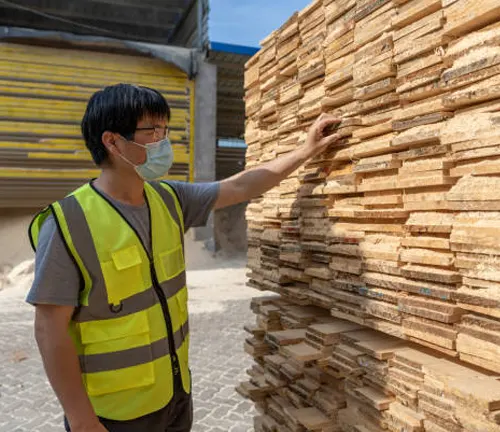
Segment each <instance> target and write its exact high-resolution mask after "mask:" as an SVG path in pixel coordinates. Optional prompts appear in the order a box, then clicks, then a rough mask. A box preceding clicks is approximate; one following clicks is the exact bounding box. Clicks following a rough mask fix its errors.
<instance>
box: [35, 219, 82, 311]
mask: <svg viewBox="0 0 500 432" xmlns="http://www.w3.org/2000/svg"><path fill="white" fill-rule="evenodd" d="M80 283H81V278H80V271H79V269H78V267H77V266H76V263H75V262H74V261H73V258H72V257H71V255H70V254H69V252H68V250H67V249H66V245H65V244H64V240H63V239H62V237H61V235H60V233H59V230H58V229H57V225H56V221H55V220H54V217H53V216H52V215H50V216H48V217H47V219H46V220H45V222H44V224H43V226H42V228H41V230H40V234H39V240H38V246H37V250H36V255H35V279H34V281H33V285H32V286H31V289H30V291H29V292H28V296H27V298H26V301H27V302H28V303H30V304H32V305H36V304H53V305H58V306H75V307H77V306H78V303H79V296H80Z"/></svg>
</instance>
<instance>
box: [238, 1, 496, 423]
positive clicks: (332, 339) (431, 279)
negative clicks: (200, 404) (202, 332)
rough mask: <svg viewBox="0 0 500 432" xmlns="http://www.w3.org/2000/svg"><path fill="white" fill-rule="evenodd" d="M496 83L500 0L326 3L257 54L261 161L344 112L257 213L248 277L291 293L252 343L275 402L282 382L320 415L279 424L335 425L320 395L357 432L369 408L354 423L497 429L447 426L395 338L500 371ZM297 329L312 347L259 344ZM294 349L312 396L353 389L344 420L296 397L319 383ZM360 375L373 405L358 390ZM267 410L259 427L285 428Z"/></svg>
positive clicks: (250, 160)
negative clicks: (340, 330) (321, 145)
mask: <svg viewBox="0 0 500 432" xmlns="http://www.w3.org/2000/svg"><path fill="white" fill-rule="evenodd" d="M466 11H467V12H466ZM499 80H500V6H499V5H498V2H496V1H494V0H482V1H481V2H472V0H392V1H388V0H378V1H367V0H333V1H332V0H316V1H314V2H313V3H311V5H309V6H308V7H307V8H306V9H304V10H303V11H301V12H299V13H296V14H294V15H293V16H292V17H291V18H290V19H289V20H288V21H287V22H286V23H285V24H284V26H283V27H282V28H280V29H279V30H277V31H275V32H273V33H272V34H271V35H270V36H269V37H268V38H266V39H265V40H264V41H262V50H261V51H260V52H259V53H258V54H257V55H256V56H255V57H254V58H253V59H251V60H250V61H249V63H248V64H247V68H246V74H245V89H246V104H247V116H248V120H247V129H246V140H247V143H248V152H247V166H248V167H252V166H257V165H258V164H260V163H263V162H266V161H269V160H273V159H275V158H276V157H279V156H280V155H282V154H284V153H287V152H290V151H292V150H294V149H295V148H297V147H298V146H301V145H304V143H305V139H306V133H307V130H308V128H309V126H310V125H311V124H312V122H313V121H314V119H315V118H316V117H317V116H318V115H319V114H320V113H321V112H326V113H331V114H335V115H337V116H338V117H339V118H340V119H341V123H340V125H339V128H338V133H340V135H341V136H342V139H341V140H340V141H339V142H338V143H337V144H336V145H335V146H333V147H332V148H329V149H327V150H326V151H325V152H324V153H323V154H321V155H319V156H317V157H315V158H314V159H312V160H310V161H308V162H307V163H306V164H305V165H304V166H303V167H301V168H300V169H298V170H297V171H296V172H295V173H293V174H292V175H291V176H290V177H289V178H288V179H286V180H285V181H283V182H282V183H281V184H280V186H279V187H277V188H275V189H273V190H272V191H270V192H268V193H266V194H264V195H263V196H262V197H260V198H259V199H257V200H254V201H252V202H251V203H250V204H249V206H248V210H247V219H248V226H249V252H248V257H249V260H248V267H249V269H250V272H249V285H251V286H253V287H255V288H258V289H260V290H268V291H273V292H274V293H276V294H279V295H280V300H279V302H281V303H280V304H279V305H278V306H276V301H277V300H273V302H275V307H277V308H278V309H279V310H277V309H273V311H274V312H273V313H274V320H273V319H271V317H270V316H268V314H269V313H270V312H269V311H266V308H264V309H263V310H262V312H259V317H260V318H259V322H260V324H258V328H259V329H260V330H259V332H260V336H261V339H260V340H253V339H251V338H250V340H251V342H248V344H247V350H248V351H249V352H251V353H253V354H254V356H256V355H257V354H262V355H263V357H259V356H257V357H256V358H257V360H258V363H259V364H260V366H261V368H262V370H261V373H262V376H263V377H264V378H263V379H264V381H263V382H266V383H269V380H271V381H272V382H273V384H275V387H271V388H268V387H267V386H264V387H265V388H266V389H267V390H268V393H267V396H266V397H264V398H263V401H269V400H270V398H273V397H275V395H276V391H277V390H276V389H279V390H280V395H281V396H280V397H282V398H284V399H285V400H286V401H287V402H286V403H287V404H288V403H289V404H292V405H293V406H294V407H295V408H296V409H308V410H307V411H304V414H303V415H304V416H305V417H307V418H308V419H309V420H308V421H309V422H303V423H301V421H300V420H298V421H297V422H295V423H294V422H293V421H292V418H295V417H293V415H292V417H290V416H288V417H287V415H284V417H283V416H282V417H279V416H278V417H279V419H282V418H287V419H288V420H286V421H284V422H280V421H279V420H277V417H273V418H274V421H277V422H278V424H280V425H283V424H286V425H287V426H286V427H287V428H288V429H287V428H286V427H285V428H284V429H276V430H321V428H320V426H321V427H325V426H324V424H323V423H321V421H319V422H318V423H317V424H313V423H314V422H310V418H311V415H312V414H311V413H313V411H311V410H309V408H312V407H314V408H315V409H316V410H319V411H321V413H322V415H326V417H328V418H329V419H330V421H331V427H333V428H335V427H337V428H344V429H342V430H347V429H346V428H347V426H346V425H347V424H349V421H348V419H350V418H358V419H359V418H363V419H364V420H359V421H360V422H361V423H360V424H359V425H358V426H356V425H352V428H351V430H356V431H359V430H361V431H366V430H368V431H370V430H378V429H377V427H380V428H381V429H389V430H400V429H401V428H408V430H415V431H419V430H427V429H428V430H432V431H440V430H455V429H456V430H457V431H458V430H463V431H469V430H470V431H472V430H475V429H474V427H475V426H473V425H474V424H476V423H474V422H476V421H477V422H479V423H477V424H478V425H481V427H483V426H484V425H485V424H486V423H488V428H489V429H487V428H486V426H484V427H485V428H486V429H484V430H497V429H495V427H496V426H495V424H496V423H498V421H497V418H496V417H494V416H493V417H492V416H491V415H490V413H489V412H488V413H487V412H486V411H481V413H482V414H484V416H483V417H484V418H483V417H481V416H479V417H480V418H475V419H472V420H471V419H469V420H470V421H469V420H466V419H463V418H461V420H460V422H459V423H457V424H459V425H460V427H458V426H457V424H456V422H455V423H453V422H451V423H453V424H452V425H450V424H448V423H446V422H444V423H443V422H441V423H440V422H439V421H438V419H436V418H435V417H436V415H435V413H434V414H433V413H432V412H428V411H429V410H428V409H427V411H426V409H424V408H422V407H421V405H422V404H420V399H419V392H420V391H422V390H424V391H425V392H427V393H429V394H433V393H432V392H431V391H427V390H429V389H427V390H425V374H424V372H423V370H422V369H421V368H420V366H418V365H415V366H414V367H413V366H411V364H413V363H412V360H411V359H410V360H408V359H406V358H403V357H401V358H399V357H397V354H396V351H397V350H396V349H395V347H397V342H398V341H401V340H403V341H405V342H404V343H405V344H416V345H415V346H420V347H421V348H422V349H428V350H429V353H430V355H431V356H434V357H437V358H441V357H443V356H444V357H446V358H449V359H453V361H455V362H461V363H460V364H461V368H463V369H464V370H469V369H467V368H470V370H474V369H472V368H474V367H476V368H482V369H483V370H484V371H490V372H495V373H500V361H499V360H498V359H499V358H500V313H499V306H500V247H499V246H498V240H497V239H498V238H499V237H500V192H499V191H500V150H499V149H500V81H499ZM301 308H303V309H301ZM301 310H302V313H301V312H300V311H301ZM266 314H267V315H266ZM311 314H312V315H311ZM277 316H279V320H277V318H276V317H277ZM278 321H279V323H278ZM346 321H347V322H349V323H351V324H350V325H355V326H361V327H362V328H363V329H364V330H363V331H364V332H366V333H365V334H366V335H372V336H373V337H374V341H378V340H379V339H378V338H380V334H385V335H387V337H388V339H383V338H382V341H381V342H377V343H380V344H382V345H380V346H386V347H387V346H388V347H390V348H391V349H393V348H394V349H393V351H389V354H388V358H379V357H377V354H373V353H370V352H367V351H366V350H362V349H361V350H360V349H359V346H358V345H357V343H358V342H359V341H358V342H352V341H350V342H349V341H346V337H345V336H342V337H340V336H338V335H337V333H335V334H336V336H332V335H331V334H328V333H327V332H326V334H323V333H321V332H322V331H323V330H321V329H322V328H323V329H325V328H326V329H328V328H329V327H328V326H331V325H332V323H334V324H333V325H334V326H338V325H340V324H339V323H345V322H346ZM269 322H271V323H273V325H272V329H267V328H266V325H267V324H268V323H269ZM313 324H315V325H316V327H312V328H311V329H308V327H309V326H311V325H313ZM280 325H281V329H278V330H276V329H277V327H279V326H280ZM318 326H319V327H318ZM290 329H294V330H300V329H303V330H304V329H305V333H304V331H303V332H302V333H296V334H294V333H292V335H294V336H297V334H300V335H302V339H301V342H300V343H299V344H295V343H293V344H291V347H288V348H286V349H285V348H284V347H283V346H281V345H280V344H277V343H274V344H271V345H270V348H265V347H264V345H262V346H261V345H259V344H260V343H263V344H266V343H267V344H268V343H269V335H270V334H271V333H272V331H274V330H276V331H280V330H286V331H288V330H290ZM358 331H359V329H358ZM287 335H288V336H290V335H289V334H287V333H285V336H287ZM374 335H377V336H374ZM288 336H287V337H288ZM254 337H255V336H254ZM339 338H340V341H339V340H338V339H339ZM342 338H343V339H342ZM394 338H395V339H394ZM271 339H272V336H271ZM347 339H348V338H347ZM292 340H293V342H295V341H296V340H295V339H292ZM391 341H392V342H391ZM393 342H394V343H395V344H396V345H395V347H391V343H393ZM374 343H375V342H374ZM384 344H388V345H384ZM296 345H297V346H296ZM405 346H407V345H405ZM397 348H399V347H397ZM388 349H389V348H388ZM269 350H270V351H269ZM276 352H278V353H279V354H275V353H276ZM266 353H267V354H266ZM269 353H270V354H269ZM276 355H279V358H278V357H275V356H276ZM394 355H396V360H394V365H392V364H389V363H388V360H389V358H391V359H392V357H393V356H394ZM367 356H370V359H368V357H367ZM267 357H269V359H270V360H269V361H270V362H271V363H272V362H278V363H280V367H279V368H278V367H277V366H276V364H267V363H269V362H267V363H266V361H265V360H264V358H267ZM360 359H363V360H360ZM360 361H361V363H360ZM391 361H392V360H391ZM422 361H424V360H422ZM281 362H283V364H284V365H285V366H284V369H285V370H286V371H287V373H288V375H285V376H286V377H288V378H290V377H294V376H295V375H294V374H295V373H297V374H299V375H300V373H302V372H299V371H300V370H301V369H300V368H299V364H302V366H304V364H305V365H306V366H307V367H306V369H305V370H308V371H309V373H310V375H309V376H308V381H307V383H306V384H307V385H306V387H307V388H308V389H309V390H311V392H312V389H314V388H316V387H317V385H318V384H319V385H320V387H321V386H324V385H325V384H327V383H328V385H332V386H333V388H335V389H336V392H335V394H336V395H338V396H340V399H336V400H342V401H344V402H345V401H347V402H346V403H347V411H345V412H344V413H343V414H342V416H341V417H342V419H343V420H342V421H340V420H339V418H340V417H339V416H338V415H337V414H338V409H339V407H338V406H337V405H335V406H336V407H337V408H336V410H337V411H335V415H334V414H333V411H331V410H330V411H328V410H326V411H325V410H324V409H322V408H321V407H319V406H318V405H317V404H316V405H314V404H313V403H312V399H307V398H306V400H305V401H304V400H302V399H297V398H296V396H295V393H297V392H299V393H300V391H299V387H300V386H301V385H302V384H304V383H302V384H300V385H299V384H296V383H295V382H291V381H290V380H289V379H288V380H287V379H284V378H283V376H282V375H280V373H281V372H280V373H278V371H281V370H282V366H283V365H282V364H281ZM290 362H291V363H290ZM311 362H312V364H310V363H311ZM363 362H364V363H363ZM365 365H366V366H365ZM368 365H369V366H368ZM368 367H371V368H373V370H368V369H367V368H368ZM414 369H415V370H414ZM417 369H418V370H417ZM313 371H314V372H313ZM254 372H255V371H254ZM324 374H326V375H328V376H331V377H333V379H334V380H335V381H333V383H331V382H330V381H328V380H327V383H325V382H324V381H322V380H324V379H325V378H324ZM266 376H267V377H268V378H269V380H266V378H265V377H266ZM404 378H408V380H407V381H405V379H404ZM311 380H312V381H315V380H316V381H315V383H316V384H315V385H313V384H312V382H311ZM304 385H305V384H304ZM495 385H496V384H495ZM297 386H299V387H297ZM303 387H304V386H302V387H300V388H302V389H303ZM363 387H369V390H367V391H368V393H367V394H369V395H371V397H372V398H373V400H372V402H373V403H371V405H370V402H367V400H366V397H365V399H363V397H364V396H366V394H365V393H366V392H364V393H363V392H361V396H360V393H359V391H357V390H356V391H354V390H353V389H359V388H363ZM303 390H304V389H303ZM316 390H317V388H316ZM304 391H305V390H304ZM312 393H314V392H312ZM312 393H311V394H312ZM337 393H338V394H337ZM363 395H364V396H363ZM441 396H442V395H441ZM429 397H430V396H429ZM375 400H376V401H383V402H384V403H380V404H378V402H377V403H375ZM393 400H395V402H392V401H393ZM450 400H453V401H454V403H455V405H454V406H457V407H460V406H462V405H463V404H462V405H460V403H458V404H457V401H456V398H455V399H453V397H452V396H451V393H450ZM299 401H301V402H300V403H299ZM363 401H364V402H363ZM387 401H388V402H387ZM349 402H350V404H349ZM386 402H387V403H386ZM283 403H285V402H284V401H283V400H281V399H280V400H279V402H278V401H276V400H274V404H273V405H272V407H273V409H272V412H276V411H279V410H278V408H277V405H279V406H280V407H281V408H280V409H281V411H283V412H285V413H288V410H286V409H283V407H282V404H283ZM427 404H432V401H431V399H427ZM443 404H444V405H443V406H446V404H445V403H444V402H443ZM367 406H371V407H372V408H373V409H374V410H376V411H377V413H375V412H374V411H373V410H372V411H371V412H367V411H368V408H366V407H367ZM423 406H427V405H426V404H425V403H423ZM464 406H465V405H464ZM266 407H267V405H266V403H265V402H263V403H262V406H261V408H262V413H263V416H261V417H260V418H259V422H261V423H262V424H261V423H259V430H274V429H273V427H275V426H272V427H271V426H268V425H266V424H267V423H266V421H270V420H269V419H268V418H267V416H268V414H269V411H268V410H267V408H266ZM382 407H383V409H382ZM351 408H352V409H351ZM457 409H458V408H457ZM281 411H280V412H281ZM327 411H328V412H327ZM382 411H383V413H382ZM410 411H411V412H410ZM360 413H364V414H363V415H362V414H360ZM294 414H297V413H294ZM313 417H314V416H313ZM323 420H324V419H323ZM481 422H483V423H481ZM484 422H486V423H484ZM270 424H272V422H271V423H270ZM322 425H323V426H322ZM376 425H378V426H376ZM313 426H314V427H316V429H315V428H314V427H313ZM382 426H383V427H382ZM478 427H479V426H478ZM301 428H302V429H301ZM398 428H399V429H398ZM460 428H461V429H460ZM498 428H500V426H498ZM325 430H327V429H325ZM333 430H335V429H333ZM339 430H341V429H339ZM405 430H406V429H405ZM478 430H480V429H478Z"/></svg>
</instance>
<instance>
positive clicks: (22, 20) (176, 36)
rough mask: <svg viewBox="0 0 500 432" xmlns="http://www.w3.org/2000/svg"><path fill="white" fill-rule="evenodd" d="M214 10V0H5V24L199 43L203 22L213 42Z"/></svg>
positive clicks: (0, 10)
mask: <svg viewBox="0 0 500 432" xmlns="http://www.w3.org/2000/svg"><path fill="white" fill-rule="evenodd" d="M198 2H200V3H198ZM198 6H201V7H198ZM198 11H200V12H201V13H202V16H201V18H200V19H199V17H198ZM208 11H209V6H208V0H168V1H165V0H0V25H4V26H11V27H24V28H32V29H39V30H53V31H61V32H69V33H74V34H81V35H91V36H105V37H110V38H115V39H127V40H134V41H141V42H149V43H159V44H169V45H179V46H184V47H195V46H198V43H199V39H198V25H199V23H200V24H201V28H202V38H201V40H202V44H203V45H204V46H207V45H208Z"/></svg>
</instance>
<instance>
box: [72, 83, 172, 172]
mask: <svg viewBox="0 0 500 432" xmlns="http://www.w3.org/2000/svg"><path fill="white" fill-rule="evenodd" d="M145 116H151V117H153V118H157V117H158V118H161V117H166V118H167V120H169V121H170V107H169V106H168V103H167V101H166V100H165V98H164V97H163V96H162V94H161V93H160V92H159V91H157V90H153V89H151V88H148V87H143V86H137V85H131V84H116V85H113V86H109V87H105V88H104V89H102V90H99V91H97V92H96V93H94V94H93V95H92V97H91V98H90V100H89V102H88V104H87V109H86V111H85V115H84V116H83V119H82V125H81V126H82V134H83V137H84V139H85V145H86V146H87V148H88V149H89V151H90V153H91V154H92V159H94V162H95V163H96V165H98V166H99V165H102V164H103V163H104V162H106V160H107V159H108V153H107V151H106V147H105V146H104V144H103V142H102V134H103V133H104V132H105V131H110V132H114V133H119V134H121V135H122V136H123V137H124V138H126V139H132V137H133V135H134V133H135V130H136V128H137V123H138V122H139V121H140V120H141V119H142V118H144V117H145Z"/></svg>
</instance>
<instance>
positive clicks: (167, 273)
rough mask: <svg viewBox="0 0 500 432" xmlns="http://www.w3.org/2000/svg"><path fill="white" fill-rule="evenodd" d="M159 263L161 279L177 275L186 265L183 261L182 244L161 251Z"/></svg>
mask: <svg viewBox="0 0 500 432" xmlns="http://www.w3.org/2000/svg"><path fill="white" fill-rule="evenodd" d="M159 258H160V263H161V271H162V272H163V275H161V276H163V277H162V279H164V280H168V279H172V278H174V277H176V276H178V275H179V274H180V273H182V272H183V271H184V269H185V267H186V265H185V263H184V252H183V250H182V245H179V246H178V247H176V248H175V249H172V250H170V251H167V252H163V253H162V254H160V256H159Z"/></svg>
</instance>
